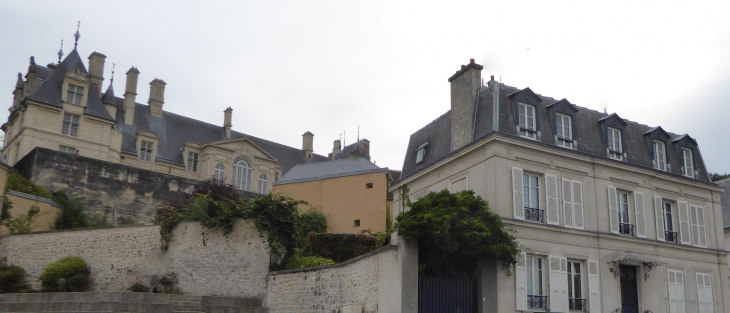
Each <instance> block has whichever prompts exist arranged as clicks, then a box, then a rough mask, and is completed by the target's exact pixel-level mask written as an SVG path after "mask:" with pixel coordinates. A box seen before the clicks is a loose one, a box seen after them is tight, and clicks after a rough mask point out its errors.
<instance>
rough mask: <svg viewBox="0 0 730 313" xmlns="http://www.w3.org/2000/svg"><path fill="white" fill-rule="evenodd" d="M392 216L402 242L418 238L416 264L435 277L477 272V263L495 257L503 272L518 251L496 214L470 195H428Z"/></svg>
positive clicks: (443, 191) (515, 243)
mask: <svg viewBox="0 0 730 313" xmlns="http://www.w3.org/2000/svg"><path fill="white" fill-rule="evenodd" d="M409 206H410V208H411V209H410V211H406V212H403V213H401V214H400V215H398V217H397V218H396V220H397V225H396V228H397V229H398V231H399V233H400V234H401V235H402V236H403V238H404V239H407V240H410V239H416V240H418V249H419V250H418V252H419V264H422V265H424V266H425V267H426V269H427V270H428V271H429V272H431V273H434V274H435V275H442V274H443V272H444V271H448V269H449V268H451V269H459V270H463V271H466V272H468V273H476V272H475V270H476V269H477V268H478V262H479V259H480V258H482V257H486V258H496V259H497V260H499V261H502V263H503V264H504V266H505V267H506V268H507V269H510V268H511V267H512V265H514V264H515V263H516V262H517V258H518V257H519V253H520V249H519V246H518V244H517V242H516V241H515V237H514V236H513V235H512V234H511V233H510V232H511V231H510V230H509V229H507V228H506V227H505V225H504V223H503V222H502V219H501V218H500V217H499V215H497V214H496V213H494V212H492V211H491V209H490V208H489V205H488V204H487V202H486V201H484V200H483V199H482V198H481V197H480V196H475V195H474V192H473V191H470V190H469V191H461V192H457V193H449V191H448V190H442V191H440V192H430V193H429V194H427V195H426V196H424V197H423V198H420V199H419V200H418V201H416V202H414V203H410V204H409Z"/></svg>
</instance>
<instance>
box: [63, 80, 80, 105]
mask: <svg viewBox="0 0 730 313" xmlns="http://www.w3.org/2000/svg"><path fill="white" fill-rule="evenodd" d="M83 96H84V87H81V86H76V85H74V84H68V94H67V97H66V100H67V102H68V103H71V104H75V105H81V99H82V98H83Z"/></svg>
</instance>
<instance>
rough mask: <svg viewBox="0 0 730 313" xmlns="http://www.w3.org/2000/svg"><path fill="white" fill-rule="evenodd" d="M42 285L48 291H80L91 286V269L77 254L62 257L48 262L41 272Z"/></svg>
mask: <svg viewBox="0 0 730 313" xmlns="http://www.w3.org/2000/svg"><path fill="white" fill-rule="evenodd" d="M40 279H41V286H42V287H43V291H46V292H59V291H61V292H79V291H85V290H86V289H87V288H88V287H89V283H90V279H89V269H88V267H87V266H86V262H85V261H84V259H82V258H80V257H77V256H69V257H65V258H62V259H60V260H58V261H56V262H53V263H51V264H48V266H46V268H45V269H44V270H43V273H42V274H41V277H40Z"/></svg>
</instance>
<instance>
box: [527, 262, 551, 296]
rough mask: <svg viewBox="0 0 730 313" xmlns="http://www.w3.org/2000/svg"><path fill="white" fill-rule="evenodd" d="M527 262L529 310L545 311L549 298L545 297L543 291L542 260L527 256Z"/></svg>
mask: <svg viewBox="0 0 730 313" xmlns="http://www.w3.org/2000/svg"><path fill="white" fill-rule="evenodd" d="M525 262H526V264H525V267H526V270H527V272H526V273H527V275H526V277H527V308H528V309H545V308H546V307H547V296H543V290H542V284H543V278H542V258H540V257H539V256H533V255H527V258H526V259H525Z"/></svg>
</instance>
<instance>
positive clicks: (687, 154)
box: [682, 148, 695, 177]
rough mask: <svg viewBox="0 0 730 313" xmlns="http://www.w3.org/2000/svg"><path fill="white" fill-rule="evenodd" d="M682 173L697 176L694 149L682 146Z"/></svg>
mask: <svg viewBox="0 0 730 313" xmlns="http://www.w3.org/2000/svg"><path fill="white" fill-rule="evenodd" d="M682 175H684V176H687V177H695V171H694V163H692V149H687V148H682Z"/></svg>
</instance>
